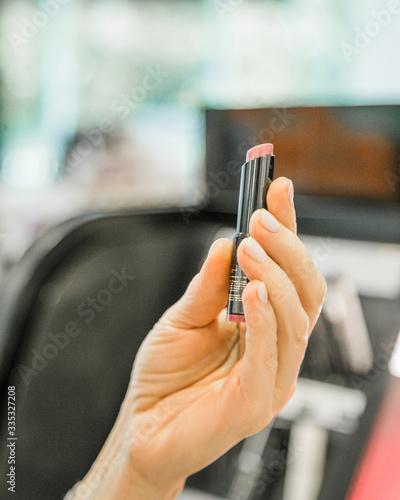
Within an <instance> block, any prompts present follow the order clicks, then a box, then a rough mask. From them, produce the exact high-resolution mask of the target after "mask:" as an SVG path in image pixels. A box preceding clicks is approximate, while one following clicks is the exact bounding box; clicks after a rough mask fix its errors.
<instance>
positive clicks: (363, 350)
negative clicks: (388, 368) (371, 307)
mask: <svg viewBox="0 0 400 500" xmlns="http://www.w3.org/2000/svg"><path fill="white" fill-rule="evenodd" d="M324 312H325V314H326V316H327V318H328V319H329V321H330V323H331V325H332V329H333V334H334V335H335V337H336V340H337V341H338V345H339V348H340V350H341V355H342V359H343V362H344V363H345V364H346V365H347V366H346V369H348V370H350V371H351V372H353V373H357V374H364V373H367V372H368V371H369V370H370V369H371V368H372V366H373V363H374V353H373V351H372V346H371V341H370V338H369V334H368V329H367V325H366V322H365V318H364V313H363V310H362V308H361V303H360V299H359V298H358V294H357V289H356V286H355V284H354V283H353V282H352V281H351V280H350V279H348V278H342V277H340V278H338V279H336V280H334V281H332V282H330V283H329V286H328V293H327V295H326V299H325V304H324Z"/></svg>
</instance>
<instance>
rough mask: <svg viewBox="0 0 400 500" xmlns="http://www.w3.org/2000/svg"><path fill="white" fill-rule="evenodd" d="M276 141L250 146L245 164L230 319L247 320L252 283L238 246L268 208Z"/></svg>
mask: <svg viewBox="0 0 400 500" xmlns="http://www.w3.org/2000/svg"><path fill="white" fill-rule="evenodd" d="M273 152H274V146H273V144H269V143H267V144H260V145H259V146H255V147H254V148H251V149H249V151H247V155H246V163H245V164H244V165H243V166H242V175H241V179H240V192H239V206H238V217H237V227H236V234H235V236H234V237H233V247H232V260H231V270H230V276H229V296H228V307H227V320H228V321H236V322H241V323H244V322H245V321H246V320H245V317H244V311H243V303H242V293H243V290H244V288H245V286H246V285H247V283H248V282H249V280H248V279H247V276H246V275H245V274H244V272H243V271H242V270H241V268H240V267H239V265H238V263H237V249H238V247H239V245H240V243H241V242H242V241H243V240H244V238H247V237H248V236H249V224H250V218H251V216H252V214H253V213H254V212H255V211H256V210H258V209H259V208H267V201H266V198H267V191H268V188H269V186H270V184H271V182H272V180H273V176H274V161H275V156H274V155H273Z"/></svg>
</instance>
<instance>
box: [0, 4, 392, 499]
mask: <svg viewBox="0 0 400 500" xmlns="http://www.w3.org/2000/svg"><path fill="white" fill-rule="evenodd" d="M399 28H400V2H398V1H397V0H373V1H372V0H371V1H370V2H368V4H366V2H364V1H362V0H352V1H351V2H348V1H346V0H191V1H189V0H177V1H171V0H162V1H161V0H159V1H155V0H145V1H144V0H142V1H140V0H129V1H128V0H79V1H77V0H43V1H35V0H13V1H7V0H3V1H2V2H1V3H0V155H1V158H0V161H1V170H0V259H1V262H0V263H1V271H2V273H3V275H4V276H5V275H6V274H7V273H9V272H10V271H11V270H12V269H13V267H14V266H15V265H17V262H18V261H19V259H20V258H21V256H22V255H23V254H24V253H25V251H26V250H27V249H28V247H29V246H30V245H31V244H32V243H33V242H34V241H35V240H36V239H37V238H38V237H40V235H42V234H43V233H44V231H45V230H48V229H50V228H52V227H56V226H57V225H58V224H60V223H62V222H63V221H66V220H68V219H71V218H72V217H77V216H82V215H88V214H98V213H102V214H104V213H105V214H110V213H125V212H126V211H131V210H136V209H143V208H144V209H148V208H156V209H165V208H168V207H170V208H173V207H174V208H175V209H176V208H177V209H179V210H180V211H181V213H182V216H183V220H185V223H188V224H189V222H190V221H191V220H192V219H191V218H193V219H194V218H196V216H197V215H198V214H199V213H201V214H203V215H202V216H204V214H205V218H206V219H207V218H209V219H210V220H213V221H215V220H220V221H222V222H223V224H224V225H225V226H226V227H225V229H224V230H223V234H226V235H228V236H229V237H230V236H231V235H232V234H233V232H234V229H233V227H234V223H235V213H236V210H237V195H238V186H239V177H240V175H239V173H240V165H241V164H242V163H243V161H244V157H245V153H246V150H247V149H248V148H250V147H252V146H254V145H256V144H258V143H261V142H273V143H274V145H275V152H276V175H277V176H280V175H284V176H287V177H290V178H292V179H293V180H294V183H295V200H296V206H297V211H298V215H299V232H300V234H301V235H302V238H303V240H304V242H305V243H306V245H307V246H308V248H309V250H310V252H311V253H312V255H313V257H314V260H315V261H316V262H317V264H318V266H319V267H320V269H321V271H322V272H323V273H324V274H325V276H326V278H327V280H328V282H329V285H330V287H329V290H330V292H329V294H328V297H327V301H326V307H325V313H324V314H323V316H322V319H321V321H320V322H319V323H318V325H317V327H316V329H317V330H318V332H319V334H320V335H319V336H316V337H315V338H316V340H315V341H313V342H314V343H313V344H311V346H310V354H309V355H308V358H306V360H305V362H304V365H303V372H302V378H303V382H302V383H300V385H299V387H300V390H299V391H298V392H299V397H298V399H297V400H296V401H295V402H294V403H293V405H292V407H289V408H288V410H287V413H286V414H285V413H284V414H283V415H282V416H281V418H280V419H277V421H276V422H275V423H274V426H273V427H272V430H271V429H269V430H268V431H267V433H265V434H264V435H262V436H261V437H260V436H259V437H258V438H257V439H256V440H255V441H247V442H245V444H244V445H243V444H241V445H240V447H239V448H237V449H235V450H233V451H232V452H231V454H230V455H229V454H228V455H227V456H226V457H224V458H223V459H221V460H220V461H219V462H218V463H217V464H216V465H215V466H214V468H211V469H209V470H206V471H204V472H203V473H202V474H200V475H198V476H196V477H194V478H192V479H191V481H189V486H190V487H191V488H192V489H191V490H189V489H188V490H187V491H186V492H184V494H183V496H182V498H184V495H188V496H187V498H230V499H237V500H238V499H242V500H245V499H249V500H250V499H253V500H258V499H260V500H262V499H264V498H269V499H277V500H281V499H283V500H294V499H296V500H315V499H316V498H320V499H321V500H322V499H323V500H330V499H331V498H332V500H338V499H341V498H345V496H346V492H347V490H348V489H349V484H350V482H351V481H353V483H351V484H352V485H353V486H352V488H353V489H352V490H351V491H354V492H355V493H354V496H353V497H351V500H359V499H367V498H368V499H369V498H371V499H373V498H375V499H376V498H385V499H388V500H389V499H392V498H393V499H394V498H398V496H395V494H393V495H394V496H390V495H391V493H390V492H389V490H388V493H387V495H386V496H385V495H384V494H382V492H380V493H379V495H378V494H377V493H376V490H374V489H373V487H371V486H370V485H369V483H368V480H366V481H364V483H363V486H362V487H361V490H357V488H358V486H355V484H356V483H355V482H354V481H356V479H354V478H356V477H358V476H357V474H355V473H354V475H353V471H354V470H355V468H356V466H358V467H361V465H360V464H361V461H358V454H360V456H361V450H362V449H364V448H363V447H364V446H365V443H366V442H367V436H370V435H372V434H371V433H372V429H373V428H374V427H373V423H374V422H375V420H376V419H377V418H378V417H377V415H379V408H380V402H381V398H382V397H383V394H385V391H386V387H388V386H389V385H390V384H389V382H390V381H391V380H392V377H393V380H394V379H395V378H396V376H397V377H398V376H399V375H400V359H399V358H400V354H399V352H400V347H399V349H398V351H396V350H395V349H394V346H395V341H396V337H397V334H398V332H399V325H400V317H399V311H400V307H399V305H400V302H399V298H400V246H399V244H400V59H399V49H400V29H399ZM218 234H220V233H218ZM221 234H222V233H221ZM393 352H397V354H396V355H393ZM382 356H383V358H382ZM396 356H397V357H396ZM377 359H378V360H382V359H383V361H382V362H381V361H379V362H378V364H377ZM390 360H392V361H390ZM396 360H397V361H396ZM389 362H390V363H391V364H390V366H391V372H390V373H391V375H390V374H389V372H388V369H387V365H388V364H389ZM374 370H375V371H374ZM376 373H377V374H376ZM310 381H311V382H316V383H317V384H325V385H317V386H310V385H308V384H309V383H310ZM390 390H391V391H392V392H391V394H392V396H391V399H390V401H397V400H400V392H399V386H398V385H397V386H396V388H394V389H393V388H392V389H390ZM335 391H336V392H335ZM341 391H342V392H341ZM348 391H350V392H348ZM316 402H317V403H318V404H316ZM387 404H389V403H387ZM321 406H323V407H324V408H326V409H327V411H326V412H325V413H324V414H321V411H320V410H318V408H320V407H321ZM396 411H397V413H395V415H397V416H398V417H399V418H400V412H399V408H398V407H397V410H396ZM322 413H323V412H322ZM363 415H367V417H365V418H364V420H362V417H363ZM396 418H397V417H396ZM389 420H390V419H389ZM397 421H400V420H397ZM360 422H361V423H360ZM385 425H386V424H385ZM385 425H384V426H383V427H381V428H383V429H387V428H388V427H385ZM397 427H398V426H397ZM390 429H391V430H390V433H389V435H390V438H389V441H391V442H393V441H395V439H394V437H393V436H394V434H393V433H392V432H394V431H393V429H392V427H390ZM397 432H398V437H399V442H400V429H397ZM349 436H353V439H354V440H353V441H352V443H353V444H354V443H356V444H354V447H353V448H351V449H349V448H348V447H347V448H346V445H348V443H349ZM377 449H378V448H376V449H375V451H374V453H373V454H374V456H380V455H379V452H378V451H376V450H377ZM299 450H300V451H299ZM304 450H309V451H310V450H311V451H310V452H309V453H306V452H304V454H303V451H304ZM355 450H357V453H356V452H355ZM396 454H397V455H400V451H399V453H397V451H396V450H392V455H390V456H388V455H384V454H383V455H382V457H381V459H380V462H379V463H380V464H385V466H384V467H383V471H381V472H380V474H381V475H380V476H379V477H380V478H382V477H384V478H385V482H387V478H388V477H389V476H390V477H393V476H395V473H394V471H395V468H394V467H395V466H394V465H393V463H394V462H393V457H394V456H396ZM370 456H371V455H370ZM288 457H289V458H288ZM290 457H291V458H290ZM389 462H390V463H392V468H390V467H389V466H388V465H387V464H388V463H389ZM395 463H396V464H397V465H398V462H395ZM271 464H272V465H271ZM357 464H358V465H357ZM368 464H369V467H370V469H369V470H372V469H373V468H374V467H376V464H372V465H371V463H370V462H368V463H367V466H366V467H367V468H368ZM385 468H386V469H385ZM310 470H312V471H314V472H315V473H313V474H310V473H309V471H310ZM357 470H358V469H357ZM360 470H361V469H360ZM363 470H364V469H363ZM397 470H398V469H397ZM385 471H386V472H385ZM366 474H367V473H366ZM367 476H368V475H366V476H365V477H367ZM360 477H361V476H360ZM368 477H370V476H368ZM352 478H353V479H352ZM341 480H342V484H341V483H340V481H341ZM333 485H336V486H338V485H339V486H338V487H339V490H340V491H339V490H336V491H335V489H334V488H333ZM399 488H400V485H399ZM349 491H350V490H349ZM359 491H361V493H359ZM368 491H369V494H370V495H378V496H368ZM393 491H394V490H393ZM396 491H397V493H398V491H399V490H396ZM199 492H200V493H199ZM357 492H358V493H357ZM207 495H209V496H207ZM210 495H214V496H210ZM318 495H320V496H318ZM329 495H331V496H329ZM357 495H358V496H357ZM21 498H22V497H21ZM37 498H38V499H39V498H42V497H40V496H37ZM43 498H46V497H45V496H44V497H43ZM348 498H350V496H349V497H348Z"/></svg>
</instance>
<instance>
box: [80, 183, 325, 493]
mask: <svg viewBox="0 0 400 500" xmlns="http://www.w3.org/2000/svg"><path fill="white" fill-rule="evenodd" d="M291 189H292V185H291V182H290V181H289V180H288V179H285V178H280V179H277V180H275V181H274V182H273V183H272V184H271V187H270V189H269V191H268V196H267V202H268V208H269V212H267V211H265V210H259V211H257V212H255V213H254V214H253V216H252V219H251V224H250V237H249V238H247V239H246V240H244V241H243V242H242V243H241V245H240V246H239V248H238V262H239V265H240V266H241V268H242V269H243V271H244V272H245V273H246V275H247V276H248V278H249V280H250V283H249V284H248V285H247V287H246V289H245V291H244V293H243V303H244V311H245V316H246V324H240V325H239V324H236V323H230V322H227V321H226V320H225V316H226V311H225V306H226V302H227V293H228V276H229V267H230V257H231V243H230V242H229V241H228V240H225V239H221V240H218V241H217V242H216V243H214V245H213V246H212V248H211V250H210V253H209V255H208V257H207V259H206V261H205V263H204V265H203V267H202V269H201V271H200V273H199V274H198V275H197V276H195V278H194V279H193V280H192V282H191V283H190V285H189V287H188V289H187V291H186V293H185V294H184V295H183V297H182V298H181V299H180V300H179V301H178V302H177V303H176V304H175V305H173V306H172V307H171V308H170V309H169V310H167V311H166V313H165V314H164V315H163V316H162V318H161V319H160V320H159V321H158V323H157V324H156V325H155V326H154V328H153V329H152V331H151V332H150V333H149V334H148V336H147V337H146V339H145V341H144V342H143V344H142V346H141V348H140V350H139V352H138V354H137V357H136V360H135V363H134V367H133V371H132V378H131V383H130V386H129V389H128V392H127V394H126V397H125V399H124V402H123V405H122V408H121V412H120V415H119V417H118V419H117V422H116V424H115V426H114V429H113V431H112V432H111V434H110V436H109V439H108V440H107V443H106V445H105V446H104V448H103V450H102V452H101V454H100V455H99V457H98V459H97V460H96V462H95V464H94V466H93V468H92V469H91V470H90V471H89V473H88V475H87V477H86V478H85V479H84V481H83V482H82V485H81V488H78V493H77V496H76V497H75V496H74V497H73V498H80V497H79V491H83V489H85V488H86V490H87V491H89V493H88V494H90V495H92V496H85V497H83V496H82V498H95V499H108V498H119V499H130V498H135V499H139V498H143V499H146V500H151V499H154V500H158V499H173V498H175V497H176V495H177V494H178V493H179V492H180V491H181V489H182V488H183V485H184V481H185V478H186V477H187V476H189V475H190V474H193V473H194V472H196V471H198V470H200V469H202V468H204V467H205V466H207V465H208V464H210V463H211V462H213V461H214V460H216V459H217V458H218V457H219V456H221V455H222V454H223V453H225V452H226V451H227V450H228V449H230V448H231V447H232V446H233V445H235V444H236V443H238V442H239V441H240V440H241V439H243V438H245V437H247V436H249V435H251V434H254V433H256V432H258V431H260V430H262V429H263V428H264V427H266V426H267V425H268V424H269V423H270V421H271V420H272V418H273V417H274V416H275V415H276V413H278V412H279V410H280V409H281V408H282V407H283V406H284V405H285V404H286V403H287V402H288V400H289V399H290V397H291V396H292V394H293V392H294V390H295V386H296V380H297V377H298V372H299V368H300V364H301V362H302V359H303V357H304V353H305V349H306V346H307V341H308V337H309V335H310V333H311V330H312V328H313V326H314V324H315V322H316V320H317V318H318V315H319V312H320V309H321V306H322V303H323V300H324V297H325V292H326V283H325V280H324V279H323V277H322V276H321V274H320V273H319V272H318V271H317V269H316V268H315V266H314V263H313V261H312V258H311V256H310V255H309V253H308V252H307V250H306V249H305V247H304V246H303V244H302V243H301V241H300V240H299V239H298V237H297V236H296V217H295V211H294V206H293V202H292V194H291V192H290V190H291ZM274 216H275V218H274ZM278 221H279V222H278Z"/></svg>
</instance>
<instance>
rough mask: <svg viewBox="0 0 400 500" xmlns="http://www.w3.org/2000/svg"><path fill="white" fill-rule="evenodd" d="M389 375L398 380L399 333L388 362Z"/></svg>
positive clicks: (399, 360)
mask: <svg viewBox="0 0 400 500" xmlns="http://www.w3.org/2000/svg"><path fill="white" fill-rule="evenodd" d="M389 373H390V374H391V375H393V377H398V378H400V332H399V335H398V337H397V341H396V344H395V346H394V349H393V352H392V355H391V357H390V360H389Z"/></svg>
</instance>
